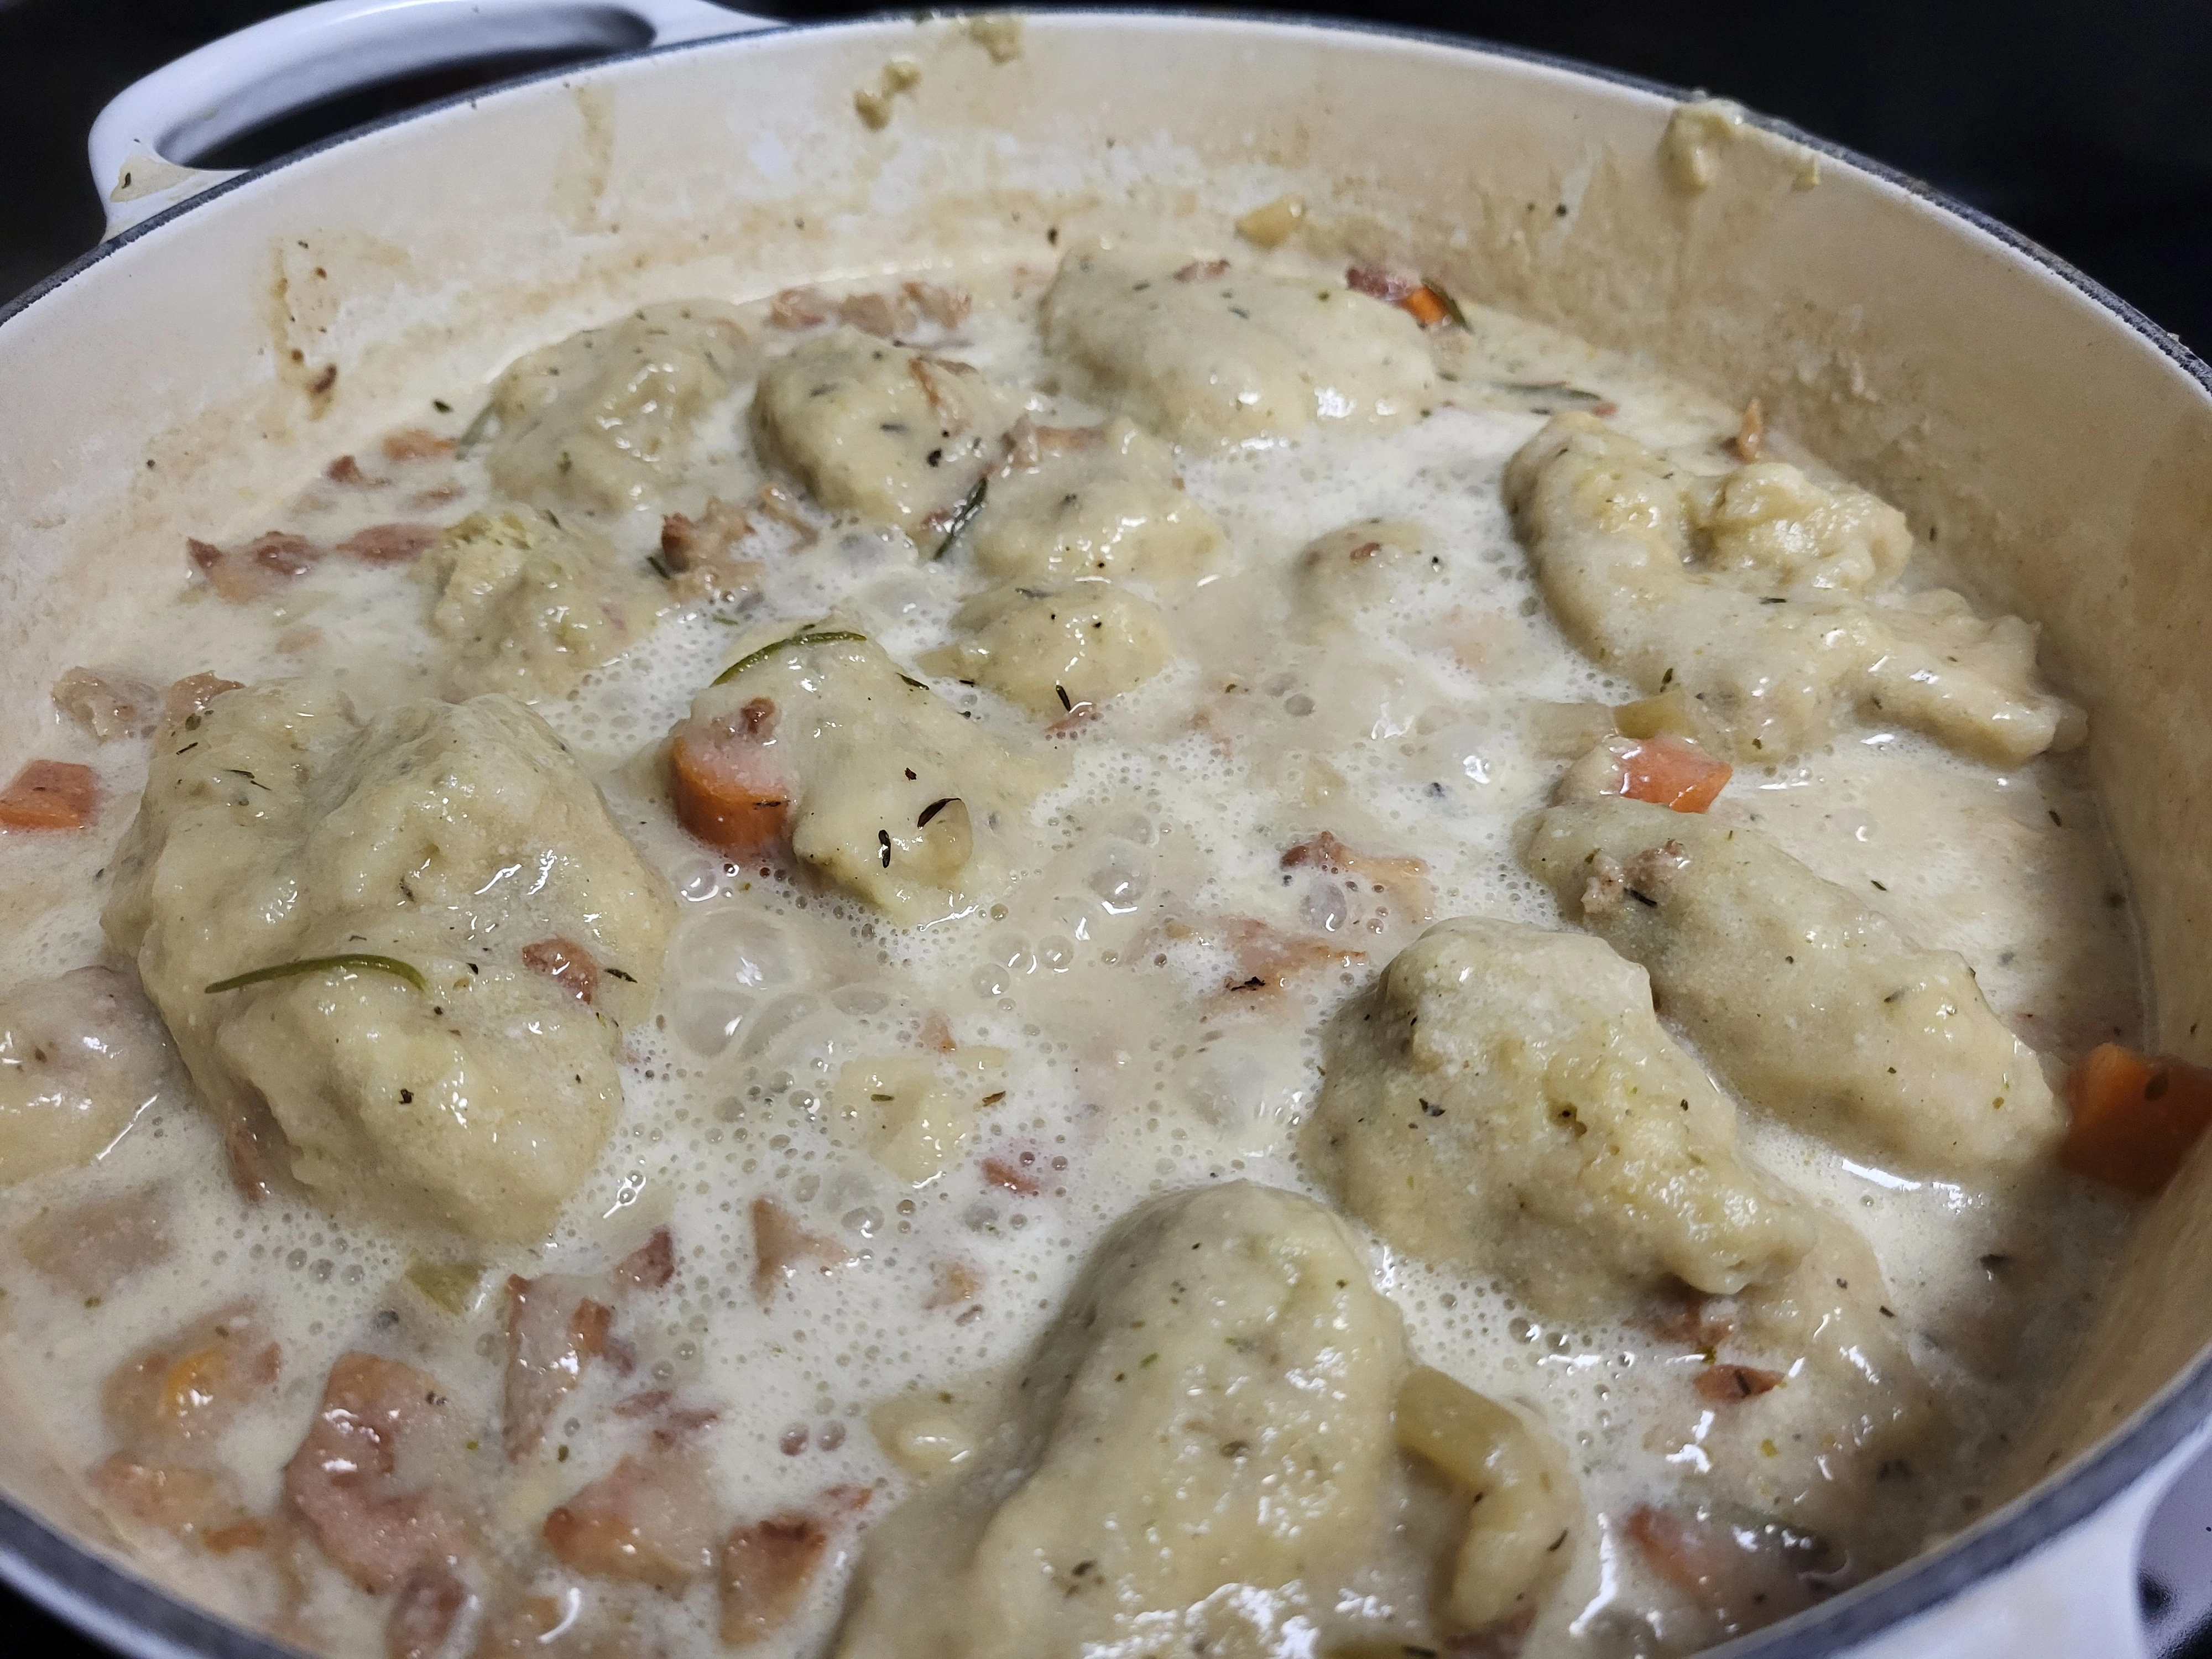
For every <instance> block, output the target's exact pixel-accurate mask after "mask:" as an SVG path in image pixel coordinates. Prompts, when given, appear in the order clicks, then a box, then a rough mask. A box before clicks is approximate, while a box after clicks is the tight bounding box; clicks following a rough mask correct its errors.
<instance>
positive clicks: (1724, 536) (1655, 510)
mask: <svg viewBox="0 0 2212 1659" xmlns="http://www.w3.org/2000/svg"><path fill="white" fill-rule="evenodd" d="M1505 499H1506V504H1507V505H1508V506H1509V507H1511V508H1512V510H1513V515H1514V522H1515V525H1516V528H1517V529H1518V531H1519V532H1520V536H1521V539H1522V542H1523V543H1524V544H1526V545H1527V547H1528V555H1529V558H1530V561H1531V562H1532V563H1533V564H1534V567H1535V572H1536V580H1537V582H1538V584H1539V585H1540V586H1541V587H1542V589H1543V591H1544V597H1545V599H1546V600H1547V602H1548V603H1549V605H1551V608H1552V613H1553V616H1555V617H1557V618H1558V619H1559V625H1560V626H1561V627H1562V628H1564V629H1565V630H1566V632H1567V634H1568V635H1569V636H1570V637H1571V638H1572V639H1573V640H1574V641H1575V642H1576V643H1577V645H1579V646H1581V647H1582V648H1583V650H1585V651H1587V652H1588V653H1589V654H1590V655H1591V656H1592V657H1593V658H1594V659H1596V661H1597V662H1598V663H1600V664H1601V665H1603V666H1604V667H1606V668H1607V669H1608V670H1610V671H1613V672H1614V673H1617V674H1620V675H1623V676H1625V677H1626V678H1629V679H1631V680H1633V681H1634V682H1635V683H1636V684H1638V685H1639V686H1640V687H1642V688H1643V690H1644V691H1646V692H1647V693H1651V694H1655V695H1656V694H1657V693H1659V692H1661V691H1664V690H1668V689H1669V688H1680V690H1682V691H1684V692H1685V693H1686V694H1687V695H1688V696H1690V697H1691V698H1692V699H1694V700H1695V701H1696V702H1697V703H1698V704H1699V709H1700V712H1701V715H1702V717H1703V718H1704V720H1705V721H1706V722H1707V723H1708V724H1709V725H1710V726H1711V727H1712V728H1713V731H1714V732H1715V735H1716V737H1717V739H1718V740H1719V741H1721V742H1722V743H1723V745H1724V746H1725V747H1727V748H1728V749H1729V750H1731V751H1732V752H1733V753H1734V755H1735V757H1736V758H1738V759H1747V758H1758V759H1764V760H1780V759H1784V758H1786V757H1789V756H1790V755H1792V754H1795V753H1796V752H1797V751H1799V750H1802V749H1805V748H1808V747H1809V746H1812V745H1814V744H1819V743H1821V742H1824V741H1826V739H1827V738H1829V737H1830V736H1831V735H1832V733H1833V732H1835V731H1836V730H1837V729H1838V726H1840V725H1841V724H1842V723H1843V722H1844V721H1845V720H1848V719H1850V718H1852V717H1853V716H1859V717H1863V718H1865V719H1868V720H1876V721H1883V722H1887V721H1895V722H1896V723H1898V724H1899V725H1901V726H1906V727H1908V728H1910V729H1911V730H1913V731H1917V732H1925V733H1927V734H1928V735H1929V736H1930V737H1932V738H1936V739H1937V740H1939V741H1941V742H1942V743H1946V744H1950V745H1952V746H1953V747H1954V748H1957V749H1960V750H1963V751H1965V752H1966V753H1967V754H1970V755H1972V756H1975V757H1978V758H1981V759H1985V760H1989V761H1991V762H1994V763H1998V764H2002V765H2017V764H2019V763H2021V762H2023V761H2027V760H2029V759H2031V758H2033V757H2035V756H2037V755H2039V754H2041V753H2042V752H2043V751H2044V750H2046V749H2052V748H2065V747H2068V746H2070V745H2071V744H2075V743H2078V742H2079V741H2080V740H2081V735H2082V726H2083V723H2082V718H2081V711H2080V710H2079V709H2076V708H2073V707H2072V706H2071V705H2069V704H2068V703H2066V702H2062V701H2060V700H2059V699H2058V698H2057V697H2054V696H2050V695H2049V694H2048V693H2046V692H2045V691H2043V690H2040V689H2039V686H2038V685H2037V683H2036V674H2035V630H2034V629H2033V628H2031V627H2030V626H2029V625H2028V624H2027V623H2024V622H2022V621H2021V620H2020V618H2018V617H1996V618H1994V619H1984V618H1983V617H1978V616H1977V615H1976V614H1975V613H1974V611H1973V610H1972V607H1971V606H1970V605H1967V603H1966V600H1965V599H1962V598H1960V596H1959V595H1958V594H1956V593H1953V592H1949V591H1948V590H1946V589H1941V588H1937V589H1930V590H1928V591H1925V592H1917V593H1913V594H1910V595H1905V594H1899V593H1896V592H1893V589H1894V586H1895V584H1896V582H1897V580H1898V578H1899V574H1901V573H1902V571H1903V569H1904V567H1905V562H1906V560H1907V558H1908V557H1909V556H1910V554H1911V547H1912V542H1911V532H1909V531H1908V530H1907V529H1906V527H1905V520H1904V517H1903V515H1902V514H1901V513H1898V511H1897V510H1896V509H1895V508H1894V507H1890V506H1888V505H1887V504H1886V503H1885V502H1882V501H1879V500H1877V499H1876V498H1875V497H1874V496H1872V495H1869V494H1867V492H1865V491H1864V490H1862V489H1856V488H1854V487H1853V486H1851V485H1850V484H1837V485H1825V484H1820V483H1814V481H1813V480H1811V479H1810V478H1808V477H1806V476H1805V475H1804V474H1803V473H1802V472H1801V471H1798V469H1797V468H1796V467H1794V466H1790V465H1787V464H1785V463H1781V462H1759V463H1756V464H1754V465H1750V466H1745V467H1740V468H1738V469H1736V470H1735V471H1733V472H1730V473H1728V474H1726V475H1724V476H1723V477H1699V476H1698V475H1696V474H1693V473H1692V472H1690V471H1686V469H1683V468H1680V467H1677V466H1674V465H1670V464H1669V463H1668V461H1666V460H1665V459H1662V457H1660V456H1658V455H1656V454H1654V453H1652V452H1651V451H1650V450H1649V449H1647V448H1645V447H1644V446H1643V445H1642V444H1640V443H1638V442H1637V441H1635V440H1634V439H1632V438H1630V437H1628V436H1626V435H1624V434H1622V433H1620V432H1616V431H1614V430H1613V428H1610V427H1608V426H1607V424H1606V423H1605V422H1603V421H1601V420H1599V419H1597V418H1596V417H1595V416H1590V415H1587V414H1581V413H1572V414H1565V415H1559V416H1553V419H1552V420H1551V421H1550V422H1548V423H1547V424H1546V426H1545V427H1544V428H1543V430H1541V432H1539V433H1538V434H1537V435H1535V436H1534V438H1531V439H1530V440H1529V441H1528V442H1527V443H1526V444H1524V445H1523V446H1522V448H1521V450H1520V452H1519V453H1516V455H1515V456H1514V458H1513V459H1512V461H1511V462H1510V464H1509V465H1507V467H1506V469H1505ZM1876 599H1879V600H1880V603H1875V600H1876Z"/></svg>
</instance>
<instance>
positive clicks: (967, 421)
mask: <svg viewBox="0 0 2212 1659" xmlns="http://www.w3.org/2000/svg"><path fill="white" fill-rule="evenodd" d="M1019 412H1020V408H1019V404H1018V403H1017V401H1016V400H1015V399H1014V398H1012V396H1011V395H1010V394H1008V393H1007V392H1003V391H1001V390H1000V388H999V387H997V386H994V385H992V384H991V383H990V382H989V381H988V380H985V379H984V378H983V377H982V375H981V374H978V373H977V372H976V371H975V369H974V368H970V367H969V365H968V364H966V363H962V362H954V361H952V360H951V358H949V357H939V356H935V355H933V353H930V352H927V351H915V350H912V349H909V348H908V347H906V346H901V345H893V344H892V343H890V341H888V340H879V339H877V338H876V337H874V336H873V335H870V334H863V333H862V332H861V331H860V330H859V329H857V328H851V327H844V326H840V327H837V328H833V329H831V330H830V331H829V332H828V333H826V334H817V335H814V336H811V337H808V338H807V339H805V340H803V341H801V342H800V343H799V344H798V345H797V346H796V347H794V348H793V349H792V350H791V351H790V352H789V353H788V354H787V356H782V357H780V358H778V359H776V360H775V362H772V363H770V364H769V366H768V367H767V368H765V369H763V371H762V372H761V377H760V386H759V389H758V390H757V392H755V393H754V395H753V412H752V422H753V434H754V436H755V438H756V440H757V442H758V443H759V446H760V448H761V452H762V453H763V456H764V457H765V458H767V459H769V460H771V461H773V462H774V463H775V464H776V465H780V466H781V467H783V468H785V469H786V470H787V471H790V472H791V473H793V475H794V476H796V477H798V478H799V481H800V482H801V483H804V484H805V486H806V487H807V489H809V490H811V492H812V493H813V495H814V499H815V500H816V501H819V502H821V503H822V505H823V507H828V508H829V510H830V511H831V512H833V513H858V514H859V515H860V517H862V518H864V519H873V520H878V521H879V522H881V523H884V524H893V525H896V526H898V527H899V528H900V529H901V530H903V531H905V532H906V533H907V534H908V536H911V537H913V538H915V543H916V544H918V545H920V546H921V550H922V551H923V552H925V553H930V554H933V553H935V552H936V550H937V549H938V547H939V544H942V543H943V541H944V540H945V537H946V535H947V534H948V533H949V532H951V529H952V528H953V527H954V525H955V522H956V520H957V518H958V517H959V516H961V508H962V506H963V502H965V501H966V500H967V499H968V497H969V495H971V493H972V492H974V490H975V488H976V486H977V484H978V483H980V482H981V480H982V478H983V476H984V474H985V473H986V471H988V470H989V469H990V468H991V467H992V466H994V465H996V464H997V462H998V459H999V458H1000V453H1001V445H1000V439H1001V438H1002V437H1003V436H1004V435H1005V434H1006V428H1007V427H1009V426H1010V425H1012V422H1013V420H1014V417H1015V416H1016V415H1017V414H1018V413H1019Z"/></svg>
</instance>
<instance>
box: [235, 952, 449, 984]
mask: <svg viewBox="0 0 2212 1659" xmlns="http://www.w3.org/2000/svg"><path fill="white" fill-rule="evenodd" d="M331 969H338V970H343V971H347V972H351V973H356V974H389V975H392V978H394V979H404V980H405V981H407V982H408V983H409V984H410V985H411V986H413V987H415V988H416V990H418V991H424V992H427V991H428V990H429V988H430V987H429V985H428V983H427V982H426V981H424V980H423V978H422V971H421V970H420V969H416V968H411V967H410V966H409V965H408V964H407V963H404V962H402V961H400V960H399V959H398V957H379V956H371V955H368V954H367V953H366V952H352V953H349V954H347V955H345V956H339V957H301V959H300V960H299V961H297V962H279V963H272V964H271V965H270V966H269V967H266V968H256V969H253V971H252V972H251V973H246V974H234V975H232V976H231V977H230V978H228V979H219V980H217V981H216V982H215V983H214V984H212V985H210V986H209V987H207V989H208V991H209V992H210V993H213V992H216V991H235V990H238V989H240V988H241V987H245V986H248V985H258V984H260V983H262V982H263V981H265V980H272V979H290V978H291V977H292V976H293V975H295V974H319V973H324V972H325V971H328V970H331Z"/></svg>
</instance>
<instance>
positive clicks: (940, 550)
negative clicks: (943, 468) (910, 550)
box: [930, 473, 991, 563]
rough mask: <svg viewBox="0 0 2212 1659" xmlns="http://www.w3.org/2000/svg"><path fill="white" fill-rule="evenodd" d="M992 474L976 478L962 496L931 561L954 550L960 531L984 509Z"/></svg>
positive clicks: (931, 556)
mask: <svg viewBox="0 0 2212 1659" xmlns="http://www.w3.org/2000/svg"><path fill="white" fill-rule="evenodd" d="M990 489H991V478H990V475H989V474H988V473H986V474H984V476H983V477H980V478H978V479H976V480H975V488H974V489H971V490H969V492H968V493H967V494H966V495H963V496H962V497H961V498H960V505H959V506H957V507H954V508H953V509H952V518H951V522H950V523H948V524H947V525H946V526H945V539H944V540H943V541H941V542H939V543H938V544H937V551H936V552H934V553H933V554H931V555H930V561H931V562H933V563H934V562H936V561H937V560H939V559H941V558H943V557H944V556H945V555H946V554H947V553H950V552H951V550H952V544H953V543H955V542H957V541H958V540H959V539H960V532H962V531H963V530H965V529H966V528H967V527H968V526H969V525H971V524H973V523H974V522H975V515H976V514H977V513H981V511H982V510H983V498H984V497H985V496H986V495H988V494H989V493H990Z"/></svg>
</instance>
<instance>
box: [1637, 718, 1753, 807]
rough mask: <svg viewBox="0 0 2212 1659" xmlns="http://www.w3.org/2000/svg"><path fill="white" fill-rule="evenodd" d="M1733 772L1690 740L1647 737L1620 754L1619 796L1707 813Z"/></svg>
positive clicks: (1733, 770) (1727, 765)
mask: <svg viewBox="0 0 2212 1659" xmlns="http://www.w3.org/2000/svg"><path fill="white" fill-rule="evenodd" d="M1734 772H1735V769H1734V768H1733V767H1731V766H1730V765H1729V763H1727V762H1726V761H1723V760H1715V759H1714V758H1713V757H1711V755H1708V754H1707V753H1706V752H1705V750H1703V749H1701V748H1699V746H1698V745H1697V744H1695V743H1694V742H1692V740H1691V739H1690V738H1678V737H1673V736H1661V737H1656V738H1644V739H1643V740H1642V741H1641V742H1639V743H1638V744H1636V745H1635V747H1633V748H1632V749H1627V750H1622V751H1620V793H1622V794H1624V795H1626V796H1627V797H1628V798H1629V799H1631V800H1645V801H1650V803H1651V804H1652V805H1655V806H1671V807H1673V808H1674V810H1675V811H1677V812H1702V811H1705V809H1706V808H1707V807H1708V806H1711V805H1712V804H1713V802H1714V801H1715V800H1716V799H1718V798H1719V795H1720V793H1721V790H1722V788H1723V786H1725V785H1726V784H1727V782H1728V781H1729V777H1730V776H1731V775H1733V774H1734Z"/></svg>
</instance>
